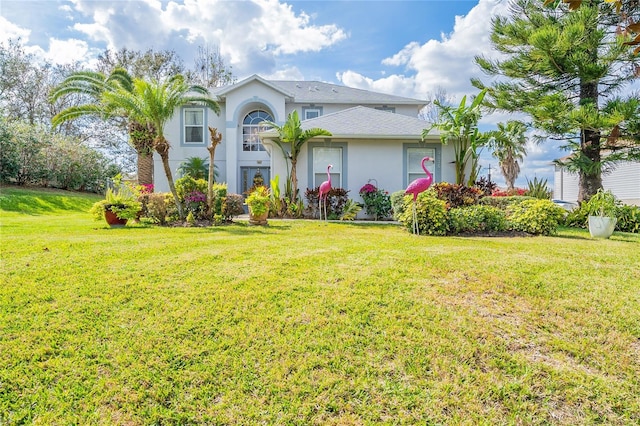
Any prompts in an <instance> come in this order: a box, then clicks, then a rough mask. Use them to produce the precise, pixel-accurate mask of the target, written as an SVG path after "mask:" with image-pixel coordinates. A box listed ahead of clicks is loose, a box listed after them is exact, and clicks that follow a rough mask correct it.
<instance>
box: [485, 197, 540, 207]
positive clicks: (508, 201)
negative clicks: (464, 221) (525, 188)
mask: <svg viewBox="0 0 640 426" xmlns="http://www.w3.org/2000/svg"><path fill="white" fill-rule="evenodd" d="M534 199H535V198H533V197H527V196H522V195H510V196H506V197H493V196H491V197H484V198H481V199H480V201H479V204H484V205H487V206H493V207H497V208H499V209H500V210H506V209H507V207H509V206H510V205H512V204H515V203H520V202H522V201H525V200H534Z"/></svg>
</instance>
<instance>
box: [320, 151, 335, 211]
mask: <svg viewBox="0 0 640 426" xmlns="http://www.w3.org/2000/svg"><path fill="white" fill-rule="evenodd" d="M332 167H333V165H331V164H329V165H328V166H327V180H325V181H324V182H322V183H321V184H320V189H319V190H318V210H320V220H322V205H324V220H327V197H328V196H329V191H331V174H330V173H329V170H331V168H332ZM323 200H324V203H323Z"/></svg>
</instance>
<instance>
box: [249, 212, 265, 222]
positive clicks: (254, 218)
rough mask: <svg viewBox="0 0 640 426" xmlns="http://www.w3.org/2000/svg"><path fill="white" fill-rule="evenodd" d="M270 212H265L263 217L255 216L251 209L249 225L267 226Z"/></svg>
mask: <svg viewBox="0 0 640 426" xmlns="http://www.w3.org/2000/svg"><path fill="white" fill-rule="evenodd" d="M268 216H269V212H264V213H263V214H261V215H254V214H253V213H251V209H249V224H250V225H266V224H267V217H268Z"/></svg>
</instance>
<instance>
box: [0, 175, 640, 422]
mask: <svg viewBox="0 0 640 426" xmlns="http://www.w3.org/2000/svg"><path fill="white" fill-rule="evenodd" d="M97 199H98V198H96V197H92V198H87V197H85V196H79V195H74V194H70V193H63V192H55V191H48V192H41V191H24V190H16V189H15V188H7V187H4V188H2V189H1V195H0V215H1V216H0V239H1V244H0V246H1V249H0V254H1V256H2V258H1V262H2V263H1V264H2V274H1V278H0V279H1V282H0V425H5V424H8V425H13V424H25V423H26V424H31V423H35V424H43V425H45V424H46V425H50V424H54V425H55V424H65V425H66V424H82V425H90V424H102V425H114V424H118V425H138V424H140V425H142V424H144V425H147V424H163V425H165V424H269V425H270V424H292V425H293V424H295V425H300V424H343V425H344V424H347V425H349V424H354V425H359V424H488V425H489V424H490V425H495V424H566V425H575V424H594V423H600V424H619V425H627V424H638V423H640V284H639V283H640V236H638V235H633V234H623V233H616V234H614V237H613V238H612V239H611V240H608V241H602V240H592V239H590V237H589V235H588V233H587V232H586V231H576V230H563V231H561V232H560V233H559V235H558V236H555V237H532V238H456V237H417V236H413V235H410V234H409V233H408V232H406V231H405V230H403V229H402V228H400V227H398V226H394V225H389V224H386V225H382V224H364V225H363V224H350V223H329V224H326V223H320V222H318V221H276V220H271V221H270V226H269V227H266V228H261V227H249V226H246V224H244V223H242V222H240V221H239V223H237V224H234V225H230V226H223V227H212V228H160V227H150V226H149V227H145V226H128V227H126V228H121V229H109V228H107V227H106V226H105V224H103V223H101V222H93V221H92V220H91V217H90V215H89V214H88V213H86V211H87V210H88V208H89V207H90V205H91V204H92V203H93V202H94V201H95V200H97Z"/></svg>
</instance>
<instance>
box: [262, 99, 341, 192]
mask: <svg viewBox="0 0 640 426" xmlns="http://www.w3.org/2000/svg"><path fill="white" fill-rule="evenodd" d="M263 124H265V125H266V126H271V127H272V128H273V130H275V131H276V132H278V137H277V138H276V139H274V142H275V143H276V145H278V146H279V147H280V150H281V151H282V154H283V155H284V159H285V161H287V160H291V173H290V174H289V177H288V179H289V182H290V183H291V188H292V191H291V194H289V195H290V200H291V202H295V201H296V200H297V198H298V176H297V173H296V169H297V165H298V156H299V155H300V151H301V150H302V147H303V146H304V144H305V143H307V142H308V141H309V140H310V139H312V138H314V137H316V136H332V135H331V132H329V131H328V130H325V129H320V128H317V127H316V128H312V129H307V130H302V125H301V123H300V117H299V116H298V111H296V110H294V111H293V112H292V113H290V114H289V115H288V116H287V121H285V123H284V124H283V125H282V126H279V125H278V124H277V123H274V122H272V121H265V122H264V123H263ZM287 148H288V149H287ZM287 162H288V161H287Z"/></svg>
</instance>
